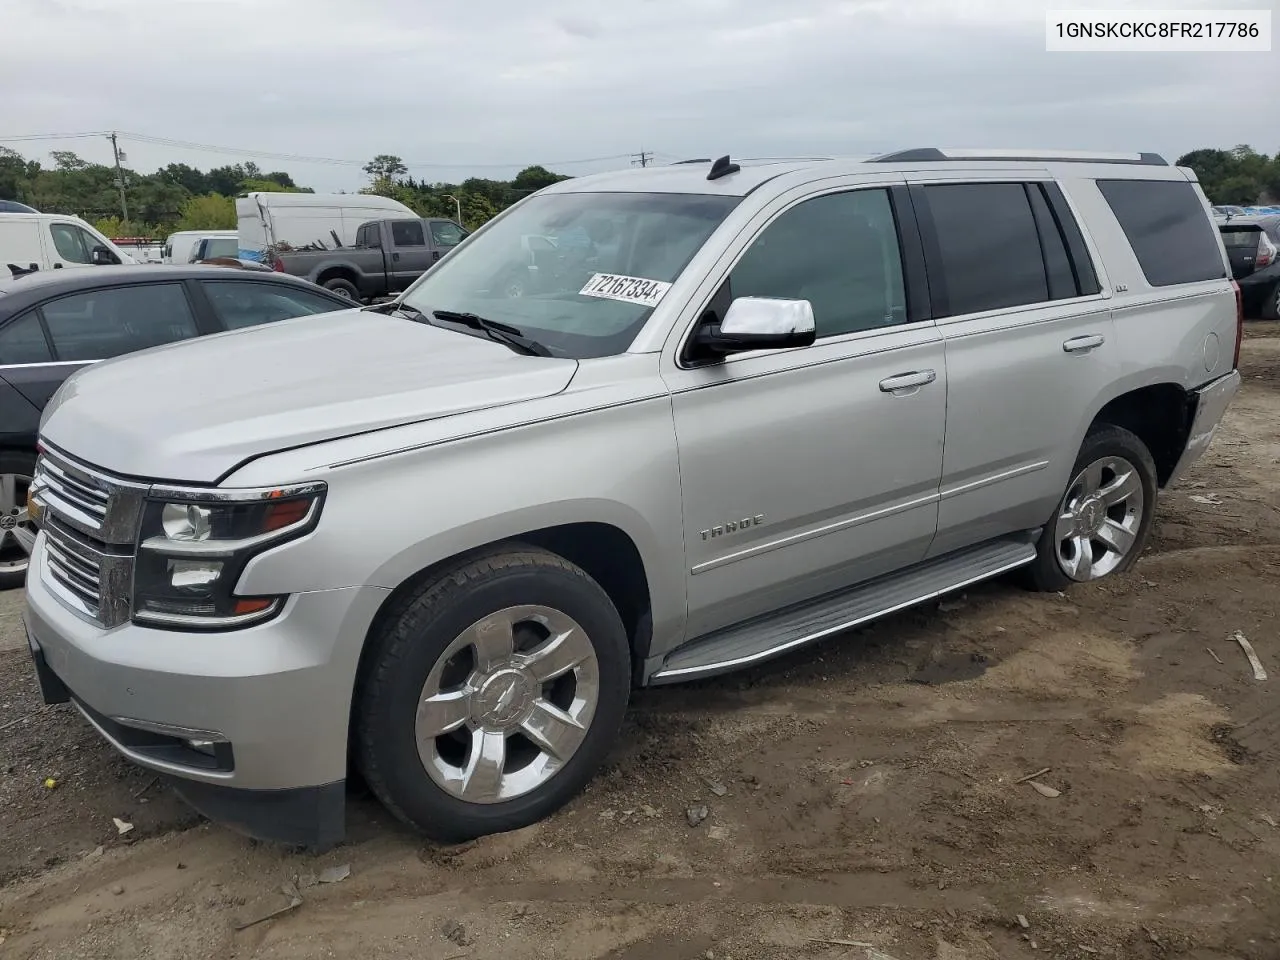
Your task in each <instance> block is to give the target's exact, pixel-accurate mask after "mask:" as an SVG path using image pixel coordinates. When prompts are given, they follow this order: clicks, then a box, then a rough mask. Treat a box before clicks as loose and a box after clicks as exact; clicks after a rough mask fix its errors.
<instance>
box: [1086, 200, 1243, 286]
mask: <svg viewBox="0 0 1280 960" xmlns="http://www.w3.org/2000/svg"><path fill="white" fill-rule="evenodd" d="M1098 189H1099V190H1101V191H1102V196H1103V197H1105V198H1106V201H1107V203H1108V204H1109V205H1110V206H1111V211H1112V212H1113V213H1114V214H1115V215H1116V219H1117V220H1118V221H1120V226H1121V228H1122V229H1123V230H1124V234H1125V236H1126V237H1128V239H1129V245H1130V246H1131V247H1133V252H1134V254H1135V255H1136V256H1137V258H1138V264H1139V266H1141V267H1142V273H1143V275H1144V276H1145V277H1146V278H1147V283H1149V284H1151V286H1153V287H1167V286H1171V285H1172V284H1176V283H1197V282H1199V281H1201V280H1222V279H1225V278H1226V276H1227V272H1226V267H1225V266H1224V265H1223V263H1222V254H1221V252H1220V251H1219V248H1218V243H1217V241H1216V239H1215V238H1214V236H1213V231H1214V225H1213V223H1212V221H1211V220H1210V219H1209V217H1208V215H1207V214H1206V212H1205V208H1204V206H1203V204H1202V203H1201V202H1200V197H1199V196H1198V195H1197V194H1196V191H1195V188H1194V187H1193V186H1192V185H1191V184H1190V183H1188V182H1186V181H1184V180H1099V181H1098Z"/></svg>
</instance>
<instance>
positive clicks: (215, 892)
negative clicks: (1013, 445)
mask: <svg viewBox="0 0 1280 960" xmlns="http://www.w3.org/2000/svg"><path fill="white" fill-rule="evenodd" d="M1250 333H1251V336H1250V339H1249V340H1248V342H1247V343H1246V345H1245V351H1244V357H1243V361H1242V367H1243V371H1244V373H1245V377H1246V387H1245V390H1244V392H1243V393H1242V394H1241V396H1240V397H1239V398H1238V400H1237V402H1236V404H1235V405H1234V407H1233V409H1232V410H1231V412H1230V415H1229V418H1228V422H1227V424H1226V426H1225V429H1224V430H1223V431H1222V432H1221V433H1220V434H1219V437H1218V439H1217V440H1216V442H1215V444H1214V446H1213V448H1212V450H1211V451H1210V452H1209V454H1208V455H1207V456H1206V457H1205V459H1204V460H1203V461H1202V462H1201V463H1200V464H1199V465H1198V466H1197V467H1196V469H1195V471H1194V473H1193V474H1192V475H1191V476H1190V477H1189V478H1188V479H1187V480H1186V481H1184V483H1183V484H1182V485H1181V486H1180V487H1179V488H1177V489H1176V490H1174V491H1171V492H1169V493H1168V494H1166V495H1165V496H1164V497H1163V498H1162V501H1161V503H1160V507H1159V519H1158V520H1157V523H1156V527H1155V534H1154V537H1153V540H1152V542H1151V544H1150V548H1149V550H1148V552H1147V556H1146V557H1145V558H1144V559H1143V561H1142V563H1141V564H1140V565H1139V566H1138V568H1137V569H1136V570H1135V571H1134V572H1133V573H1131V574H1130V575H1128V576H1126V577H1124V578H1122V579H1119V580H1116V581H1114V582H1106V583H1103V584H1099V585H1095V586H1091V587H1083V588H1076V589H1073V590H1071V591H1070V592H1069V593H1068V594H1067V595H1066V596H1055V595H1050V596H1038V595H1032V594H1028V593H1024V592H1022V591H1020V590H1019V589H1018V588H1017V587H1015V586H1012V585H1009V584H1004V583H996V584H992V585H988V586H985V587H983V588H981V589H976V590H971V591H969V593H968V594H967V595H965V596H964V597H962V598H951V599H950V600H948V601H947V602H945V603H943V604H941V605H933V606H930V607H927V608H923V609H920V610H917V611H913V612H910V613H907V614H904V615H901V616H897V617H894V618H892V619H890V620H887V621H884V622H882V623H880V624H878V625H876V626H875V627H874V628H871V629H864V630H859V631H856V632H855V633H854V634H853V635H846V636H844V637H840V638H836V639H835V640H833V641H832V642H829V643H827V644H825V645H823V646H821V647H820V648H817V649H811V650H809V651H807V652H802V653H799V654H797V655H795V656H793V657H791V658H789V659H786V660H783V661H780V662H776V663H773V664H771V665H768V666H766V667H762V668H760V669H757V670H755V671H752V672H749V673H746V674H742V675H738V676H733V677H729V678H723V679H718V680H715V681H711V682H705V683H701V684H698V685H696V686H689V687H685V688H677V689H662V690H656V691H648V692H644V693H642V694H639V695H638V696H637V697H636V699H635V702H634V706H633V709H632V711H631V714H630V719H629V721H628V724H627V729H626V736H625V738H624V744H625V745H624V746H622V747H621V748H619V749H618V750H617V752H616V754H615V755H614V756H613V758H612V760H611V762H610V763H609V765H608V768H607V770H606V771H605V773H603V774H602V775H601V776H600V777H599V778H597V780H596V781H595V782H594V783H593V784H592V785H591V787H590V789H589V790H588V791H587V793H586V794H585V795H584V796H582V797H581V798H580V799H579V800H578V801H576V802H575V803H574V804H572V805H571V806H570V807H569V808H568V809H566V810H564V811H563V812H561V813H560V814H559V815H558V816H555V817H554V818H552V819H551V820H550V821H548V822H546V823H544V824H542V825H540V826H537V827H534V828H531V829H529V830H527V831H523V832H520V833H516V834H510V835H506V836H499V837H492V838H488V839H486V840H483V841H481V842H479V843H476V844H474V845H470V846H466V847H463V848H452V849H444V848H438V847H434V846H431V845H427V844H424V843H423V842H421V841H420V840H417V839H415V838H414V837H413V836H411V835H409V834H408V833H407V832H405V831H404V830H403V829H401V828H399V827H397V826H395V825H394V824H393V823H392V822H391V821H390V818H389V817H388V816H386V815H385V814H383V813H382V812H381V810H380V809H379V808H378V807H377V805H376V804H374V803H373V802H372V801H370V800H368V799H356V800H355V801H354V802H353V804H352V809H351V813H350V822H351V831H350V832H351V838H350V840H349V841H348V842H347V843H346V844H344V845H343V846H341V847H340V848H338V849H336V850H334V851H331V852H330V853H327V854H325V855H324V856H323V857H320V858H318V859H317V858H310V857H307V856H305V855H301V854H296V853H293V852H290V851H287V850H281V849H278V848H274V847H271V846H266V845H255V844H253V843H251V842H249V841H247V840H244V839H242V838H240V837H238V836H236V835H234V834H232V833H229V832H228V831H226V830H224V829H222V828H220V827H217V826H213V825H210V824H208V823H204V822H202V821H201V820H200V819H199V818H198V817H196V816H194V815H193V814H191V813H190V812H189V811H188V810H187V809H186V808H184V807H183V806H182V804H181V803H180V802H178V801H177V800H176V799H175V798H173V797H172V795H170V794H169V793H168V792H167V791H166V789H165V788H164V787H163V786H161V785H159V784H158V783H156V782H155V781H154V780H153V779H152V777H151V776H150V775H149V774H146V773H144V772H142V771H139V770H137V769H134V768H132V767H130V766H129V765H128V764H126V763H124V762H123V761H121V760H119V759H117V758H116V757H115V756H114V755H113V754H112V753H111V752H110V750H108V748H107V747H106V746H105V745H104V744H103V743H102V742H101V741H100V740H99V739H98V738H97V737H96V736H94V735H93V734H92V733H91V732H90V731H89V730H88V729H87V727H86V726H85V724H84V723H83V722H82V721H81V720H80V718H79V717H78V716H76V715H74V714H73V712H72V711H71V710H70V709H68V708H65V707H55V708H49V709H41V708H40V705H39V702H38V700H37V695H36V690H35V686H34V683H33V680H32V677H31V672H30V670H29V667H28V664H27V655H26V651H25V649H24V646H23V641H22V636H21V627H20V621H19V615H20V612H19V602H20V598H19V597H18V596H17V595H15V594H14V593H9V594H7V595H4V596H3V597H0V774H2V776H0V937H2V938H3V943H0V956H5V957H15V958H51V960H52V958H57V960H75V958H93V960H124V958H129V960H133V958H155V960H168V958H175V960H176V958H184V960H185V958H231V957H234V958H263V960H265V958H282V960H283V958H303V957H320V956H326V957H339V958H355V957H359V958H361V960H377V958H384V957H388V958H389V957H413V958H422V960H445V958H476V960H487V958H498V957H501V958H504V960H526V958H553V957H554V958H564V960H575V958H581V960H587V958H603V957H608V958H614V960H623V958H625V960H685V958H701V957H710V958H720V960H729V958H732V960H755V958H782V957H786V958H812V960H836V958H858V960H862V958H864V957H865V958H871V960H884V958H885V957H889V958H894V960H995V958H1000V960H1019V958H1039V957H1058V958H1079V960H1083V958H1088V957H1112V958H1150V960H1156V958H1159V960H1174V958H1177V960H1227V958H1238V960H1275V958H1277V957H1280V826H1278V824H1280V768H1278V766H1277V761H1278V760H1280V699H1278V697H1280V636H1278V633H1277V631H1278V627H1277V622H1278V621H1277V616H1276V614H1277V611H1278V610H1280V496H1278V492H1280V436H1278V433H1277V428H1276V424H1277V422H1278V421H1280V335H1277V331H1276V329H1275V326H1274V325H1273V324H1268V325H1267V326H1266V327H1262V326H1261V325H1258V326H1257V327H1256V328H1255V329H1253V330H1251V331H1250ZM1235 630H1240V631H1242V632H1243V633H1244V634H1245V635H1246V636H1247V637H1248V638H1249V639H1250V640H1252V642H1253V644H1254V645H1255V647H1256V649H1257V651H1258V654H1259V656H1260V657H1261V659H1262V662H1263V664H1264V665H1265V666H1266V668H1267V670H1268V671H1269V672H1270V674H1271V677H1270V679H1269V680H1267V681H1264V682H1259V681H1257V680H1255V679H1254V678H1253V673H1252V670H1251V669H1250V667H1249V664H1248V662H1247V661H1246V659H1245V656H1244V654H1243V653H1242V651H1241V649H1240V647H1239V646H1237V644H1236V643H1234V642H1233V641H1231V640H1230V639H1229V637H1230V635H1231V633H1232V631H1235ZM1044 767H1048V768H1050V769H1049V771H1048V772H1046V773H1043V774H1042V775H1041V776H1040V777H1039V779H1038V781H1037V782H1038V783H1039V784H1041V785H1043V786H1044V787H1048V788H1051V789H1050V791H1049V792H1051V793H1052V792H1053V791H1057V793H1056V794H1055V795H1053V796H1045V795H1043V794H1042V793H1041V792H1039V791H1037V790H1036V789H1035V788H1034V787H1033V786H1032V785H1030V784H1028V783H1019V782H1018V781H1019V780H1020V779H1021V778H1022V777H1024V776H1026V775H1027V774H1031V773H1034V772H1036V771H1038V770H1040V769H1041V768H1044ZM46 778H52V779H53V780H55V781H56V785H55V786H54V787H53V788H52V789H49V788H47V787H46V786H45V785H44V781H45V779H46ZM702 804H705V805H706V807H707V810H708V813H709V815H708V816H707V818H706V819H705V820H704V821H703V822H701V823H700V824H699V825H697V826H694V827H691V826H690V825H689V823H688V821H687V818H686V810H687V808H689V807H690V806H697V805H702ZM113 817H119V818H121V819H123V820H125V821H127V822H129V823H132V824H133V825H134V829H133V830H132V831H131V832H129V833H127V834H126V835H124V836H121V835H119V834H118V832H117V829H116V827H115V826H114V825H113V822H112V818H113ZM338 865H349V866H350V875H349V876H348V877H347V878H346V879H343V880H341V881H340V882H337V883H331V884H317V883H315V882H314V880H315V879H316V877H317V876H318V875H319V874H320V872H321V871H322V870H324V869H325V868H328V867H333V866H338ZM288 883H296V884H297V885H298V889H299V893H300V896H301V900H302V902H301V904H300V905H299V906H297V907H296V908H294V909H293V910H291V911H289V912H287V913H285V914H283V915H281V916H279V917H277V918H275V919H272V920H268V921H265V922H262V923H258V924H256V925H254V926H250V927H248V928H247V929H244V930H237V929H236V927H237V925H238V924H240V923H242V922H244V921H246V920H250V919H253V918H255V917H260V916H262V915H263V914H264V913H266V912H268V911H270V910H273V909H276V908H279V907H283V906H285V905H287V904H288V903H289V902H290V901H289V899H288V898H287V897H286V895H285V894H284V893H283V892H282V885H284V884H288ZM837 941H846V942H844V943H840V942H837ZM877 951H879V952H877Z"/></svg>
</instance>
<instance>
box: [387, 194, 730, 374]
mask: <svg viewBox="0 0 1280 960" xmlns="http://www.w3.org/2000/svg"><path fill="white" fill-rule="evenodd" d="M738 202H739V199H738V198H737V197H721V196H703V195H694V194H663V193H560V194H554V193H553V194H546V195H542V196H535V197H533V198H531V199H529V200H527V201H525V202H524V203H522V204H521V205H520V206H518V207H515V208H514V209H512V210H511V211H510V212H509V213H507V214H504V215H503V217H502V219H500V220H498V221H496V222H494V223H493V224H492V226H490V227H488V228H487V229H485V230H484V231H483V232H481V233H478V234H476V235H474V236H472V237H471V238H469V239H468V240H467V242H466V244H464V245H463V246H461V247H459V248H458V250H457V252H456V253H454V254H451V255H450V256H449V257H448V258H447V259H445V260H442V261H441V262H440V263H439V265H437V266H435V267H433V268H432V269H431V270H429V271H428V272H427V273H425V274H423V275H422V277H421V278H420V279H419V280H417V281H416V282H415V283H414V284H413V286H411V287H410V288H409V290H408V291H407V292H406V293H405V295H404V297H403V302H404V303H405V304H406V305H408V306H411V307H414V308H416V309H418V310H421V311H424V312H427V311H431V310H450V311H455V312H464V313H474V314H477V315H479V316H481V317H484V318H486V319H489V320H497V321H499V322H502V323H506V324H508V325H510V326H514V327H516V328H518V329H519V330H520V331H521V332H522V333H523V334H525V336H528V337H532V338H534V339H536V340H538V341H539V342H541V343H542V344H544V345H545V346H546V347H547V348H548V349H549V350H550V351H551V352H552V354H554V355H557V356H569V357H576V358H579V359H581V358H586V357H603V356H611V355H613V354H617V353H622V352H624V351H625V350H626V349H627V348H628V347H629V346H630V345H631V341H632V340H634V339H635V336H636V334H637V333H638V332H639V331H640V328H641V327H642V326H643V325H644V322H645V321H646V320H647V319H648V318H649V315H650V313H651V312H652V310H653V308H654V306H656V305H657V303H658V302H659V301H660V300H661V298H662V296H663V295H664V293H665V292H666V289H667V287H669V286H670V284H671V283H672V282H674V281H675V280H676V278H677V277H679V275H680V273H681V271H683V270H684V268H685V266H686V265H687V264H688V263H689V261H690V259H691V258H692V257H693V255H694V254H695V253H697V251H698V250H699V249H700V248H701V247H702V245H703V244H704V243H706V241H707V238H708V237H710V236H711V234H712V232H713V231H714V230H715V229H716V227H718V226H719V225H720V223H721V222H722V221H723V220H724V218H725V217H726V216H727V215H728V214H729V212H730V211H731V210H732V209H733V208H734V207H735V206H736V205H737V203H738ZM530 237H545V238H547V239H549V240H550V241H551V245H546V246H544V252H541V253H539V255H538V256H530V253H531V250H530V246H529V238H530ZM547 246H549V247H550V249H546V247H547Z"/></svg>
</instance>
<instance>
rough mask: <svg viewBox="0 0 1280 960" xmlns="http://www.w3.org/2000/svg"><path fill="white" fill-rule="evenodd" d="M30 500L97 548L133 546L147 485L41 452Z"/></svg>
mask: <svg viewBox="0 0 1280 960" xmlns="http://www.w3.org/2000/svg"><path fill="white" fill-rule="evenodd" d="M35 474H36V475H35V477H34V478H32V481H31V495H32V496H33V497H35V498H36V499H37V500H38V501H39V502H40V503H41V504H42V505H44V506H46V507H48V508H49V510H50V511H51V512H52V513H53V514H54V515H55V516H57V517H58V518H59V519H60V520H62V521H63V522H64V523H65V524H66V525H67V526H68V527H70V528H71V529H73V530H76V531H78V532H80V533H83V534H84V535H85V536H88V537H91V538H92V539H94V540H97V541H99V542H101V543H106V544H129V545H132V544H133V542H134V540H135V539H136V537H137V534H138V520H139V518H140V516H141V514H142V502H143V498H144V497H145V496H146V492H147V484H145V483H137V482H136V481H132V480H125V479H122V478H118V477H113V476H110V475H108V474H106V473H103V472H101V471H99V470H95V469H94V468H92V467H89V466H87V465H86V464H83V463H80V462H79V461H77V460H74V459H72V458H71V457H68V456H66V455H65V454H63V453H61V452H57V451H53V450H49V449H44V450H42V451H41V453H40V457H39V459H38V460H37V461H36V471H35Z"/></svg>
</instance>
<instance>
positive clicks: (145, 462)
mask: <svg viewBox="0 0 1280 960" xmlns="http://www.w3.org/2000/svg"><path fill="white" fill-rule="evenodd" d="M577 366H578V365H577V362H576V361H574V360H568V359H559V358H548V357H530V356H523V355H520V354H517V353H515V352H513V351H512V350H511V349H510V348H508V347H505V346H503V345H502V344H500V343H496V342H494V341H491V340H488V339H482V338H480V337H475V336H471V335H469V334H466V333H457V332H454V331H452V330H442V329H440V328H439V327H433V326H430V325H428V324H425V323H418V322H415V321H412V320H406V319H404V318H401V317H393V316H384V315H382V314H377V313H369V312H365V311H360V310H343V311H341V312H338V313H329V314H320V315H318V316H311V317H299V318H297V319H293V320H284V321H281V322H278V323H273V324H267V325H264V326H261V327H253V328H250V329H246V330H238V331H234V332H231V333H223V334H215V335H213V336H210V337H204V338H200V339H196V340H188V341H185V342H182V343H175V344H170V345H168V346H163V347H155V348H153V349H150V350H146V351H143V352H141V353H136V354H132V355H129V356H126V357H121V358H119V359H116V360H109V361H106V362H103V363H99V364H95V365H93V366H90V367H85V368H83V369H81V370H80V371H78V372H77V373H76V374H74V375H73V376H72V377H71V378H69V379H68V380H67V381H66V383H65V384H64V385H63V386H62V388H61V389H60V390H59V391H58V393H57V394H56V395H55V396H54V398H53V400H52V401H51V402H50V404H49V406H48V407H47V408H46V409H45V413H44V417H43V422H42V424H41V430H40V434H41V437H42V438H44V439H45V440H47V441H49V442H50V443H51V444H53V445H54V446H56V447H59V448H61V449H63V450H65V451H66V452H67V453H69V454H71V455H73V456H75V457H77V458H79V459H81V460H83V461H85V462H86V463H90V464H94V465H97V466H99V467H102V468H103V469H106V470H110V471H113V472H116V473H120V474H125V475H128V476H136V477H148V478H152V477H154V478H159V479H165V480H175V481H186V482H193V483H211V482H214V481H216V480H217V479H218V478H219V477H221V476H223V475H224V474H226V473H227V472H228V471H229V470H231V469H232V468H234V467H235V466H237V465H238V464H240V463H243V462H244V461H245V460H248V459H251V458H253V457H255V456H260V455H262V454H266V453H272V452H274V451H276V450H281V449H284V448H287V447H299V446H305V445H307V444H312V443H319V442H322V441H325V440H333V439H337V438H339V437H345V436H350V435H352V434H356V433H364V432H366V431H370V430H378V429H380V428H384V427H391V426H396V425H398V424H404V423H413V422H416V421H422V420H432V419H435V418H438V417H447V416H450V415H452V414H458V413H465V412H467V411H471V410H480V409H483V408H485V407H496V406H501V405H503V404H508V403H518V402H520V401H522V400H534V399H537V398H540V397H546V396H550V395H552V394H555V393H559V392H560V391H561V390H563V389H564V388H565V387H566V386H568V384H569V381H570V380H571V379H572V377H573V374H574V371H575V370H576V369H577Z"/></svg>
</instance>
